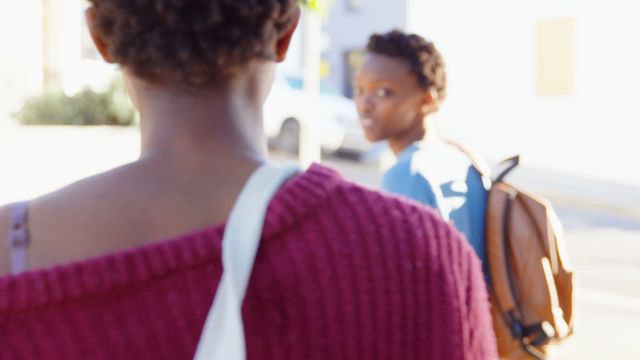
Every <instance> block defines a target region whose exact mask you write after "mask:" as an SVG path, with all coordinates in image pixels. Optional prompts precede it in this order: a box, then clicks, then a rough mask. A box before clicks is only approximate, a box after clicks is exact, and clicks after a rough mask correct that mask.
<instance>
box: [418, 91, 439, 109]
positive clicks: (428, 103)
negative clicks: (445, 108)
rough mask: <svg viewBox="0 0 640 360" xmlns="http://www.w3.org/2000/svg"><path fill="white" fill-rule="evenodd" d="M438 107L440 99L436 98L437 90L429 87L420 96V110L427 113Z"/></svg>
mask: <svg viewBox="0 0 640 360" xmlns="http://www.w3.org/2000/svg"><path fill="white" fill-rule="evenodd" d="M438 109H440V99H439V98H438V92H437V91H436V90H434V89H429V90H426V91H424V92H423V96H422V112H423V114H424V115H429V114H431V113H434V112H436V111H438Z"/></svg>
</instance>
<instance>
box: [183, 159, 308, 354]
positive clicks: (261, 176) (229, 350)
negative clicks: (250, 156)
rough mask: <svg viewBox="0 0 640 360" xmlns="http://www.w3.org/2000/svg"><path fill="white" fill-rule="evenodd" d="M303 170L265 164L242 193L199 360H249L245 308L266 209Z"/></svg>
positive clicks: (225, 241)
mask: <svg viewBox="0 0 640 360" xmlns="http://www.w3.org/2000/svg"><path fill="white" fill-rule="evenodd" d="M299 171H300V170H299V168H298V166H295V165H294V166H278V165H274V164H264V165H262V166H261V167H260V168H258V169H257V170H256V171H255V172H254V173H253V174H252V175H251V177H250V178H249V180H248V181H247V183H246V185H245V186H244V188H243V189H242V192H241V193H240V195H239V197H238V199H237V200H236V203H235V205H234V206H233V209H232V210H231V214H230V215H229V219H228V221H227V224H226V226H225V230H224V237H223V239H222V267H223V273H222V276H221V278H220V282H219V284H218V288H217V290H216V293H215V298H214V301H213V305H212V306H211V309H210V310H209V314H208V316H207V319H206V322H205V324H204V329H203V331H202V335H201V336H200V341H199V343H198V348H197V350H196V355H195V358H194V359H197V360H204V359H228V360H244V359H245V358H246V348H245V338H244V326H243V323H242V312H241V309H242V302H243V301H244V296H245V293H246V290H247V285H248V283H249V277H250V275H251V271H252V269H253V263H254V261H255V256H256V252H257V250H258V245H259V244H260V238H261V236H262V227H263V225H264V220H265V217H266V213H267V208H268V206H269V203H270V202H271V199H272V198H273V196H274V195H275V194H276V192H277V191H278V189H279V188H280V186H281V185H282V184H283V183H284V182H285V181H286V180H287V179H289V178H290V177H292V176H293V175H295V174H296V173H298V172H299Z"/></svg>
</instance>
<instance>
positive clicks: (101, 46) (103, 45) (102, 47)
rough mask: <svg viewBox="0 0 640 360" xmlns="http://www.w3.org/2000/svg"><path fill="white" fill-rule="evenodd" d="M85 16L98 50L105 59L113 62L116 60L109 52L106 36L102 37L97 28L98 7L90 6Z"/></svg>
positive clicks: (110, 62)
mask: <svg viewBox="0 0 640 360" xmlns="http://www.w3.org/2000/svg"><path fill="white" fill-rule="evenodd" d="M84 17H85V19H86V21H87V25H88V26H87V27H88V28H89V34H91V39H93V43H94V44H95V45H96V49H98V52H99V53H100V55H101V56H102V58H103V59H104V61H106V62H108V63H109V64H113V63H114V61H113V59H112V58H111V55H110V54H109V45H108V44H107V42H106V41H105V40H104V38H102V36H101V35H100V33H99V32H98V30H97V24H96V22H97V18H98V14H97V13H96V9H95V8H94V7H93V6H92V7H89V8H88V9H87V10H86V11H85V12H84Z"/></svg>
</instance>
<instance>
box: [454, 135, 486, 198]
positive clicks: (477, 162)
mask: <svg viewBox="0 0 640 360" xmlns="http://www.w3.org/2000/svg"><path fill="white" fill-rule="evenodd" d="M446 143H447V144H449V145H451V146H453V147H455V148H456V149H458V150H460V152H462V153H463V154H465V155H466V156H467V157H468V158H469V161H471V166H473V168H474V169H476V171H478V173H479V174H480V177H481V178H482V184H483V186H484V188H485V190H487V191H488V190H489V189H491V184H492V182H493V179H492V177H491V168H490V167H489V164H488V163H487V162H486V161H485V160H484V159H483V158H482V157H480V156H479V155H478V154H477V153H475V152H474V151H472V150H470V149H469V148H467V147H466V146H464V145H462V144H459V143H457V142H455V141H451V140H447V141H446Z"/></svg>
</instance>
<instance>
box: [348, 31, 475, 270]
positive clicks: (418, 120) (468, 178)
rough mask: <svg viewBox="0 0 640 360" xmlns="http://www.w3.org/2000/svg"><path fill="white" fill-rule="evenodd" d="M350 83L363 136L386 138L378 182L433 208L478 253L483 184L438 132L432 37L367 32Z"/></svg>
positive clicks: (441, 89)
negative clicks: (388, 156) (389, 158)
mask: <svg viewBox="0 0 640 360" xmlns="http://www.w3.org/2000/svg"><path fill="white" fill-rule="evenodd" d="M354 88H355V89H354V90H355V91H354V93H355V100H356V104H357V107H358V112H359V113H360V116H361V119H362V126H363V128H364V131H365V133H366V136H367V138H368V139H369V140H371V141H380V140H387V141H388V143H389V146H390V148H391V150H392V151H393V153H394V154H395V155H396V157H397V162H396V164H395V165H394V166H392V167H391V168H390V169H389V170H387V172H386V173H385V174H384V177H383V180H382V186H381V187H382V189H384V190H386V191H389V192H392V193H396V194H400V195H403V196H406V197H408V198H411V199H413V200H416V201H418V202H421V203H423V204H426V205H428V206H430V207H432V208H435V209H437V210H438V212H439V213H440V214H441V215H442V217H443V218H444V219H446V220H451V221H452V222H453V224H454V225H455V226H456V228H458V229H459V230H460V231H461V232H463V233H464V234H465V235H466V237H467V239H468V240H469V242H470V243H471V245H472V246H473V248H474V250H475V252H476V254H477V255H478V256H479V257H480V259H482V260H484V259H485V258H486V254H485V253H486V250H485V208H486V202H487V190H486V189H485V187H484V184H483V181H482V177H481V175H480V173H479V172H478V171H477V170H476V169H475V167H474V166H473V165H472V163H471V161H470V159H469V157H468V156H467V154H466V153H465V152H463V150H462V149H461V148H460V147H459V146H458V145H454V144H453V143H450V142H447V141H444V140H443V139H442V138H440V136H439V135H438V132H437V129H436V126H435V125H436V124H435V119H434V115H435V114H436V112H437V111H438V109H439V107H440V105H441V104H442V102H443V101H444V99H445V96H446V90H447V82H446V74H445V67H444V61H443V59H442V56H441V55H440V53H439V52H438V50H437V49H436V47H435V46H434V45H433V43H431V42H429V41H427V40H425V39H424V38H422V37H420V36H419V35H415V34H405V33H403V32H401V31H398V30H394V31H391V32H388V33H386V34H375V35H372V36H371V37H370V38H369V43H368V44H367V55H366V57H365V59H364V62H363V64H362V66H361V67H360V68H359V69H358V72H357V74H356V76H355V79H354Z"/></svg>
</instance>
